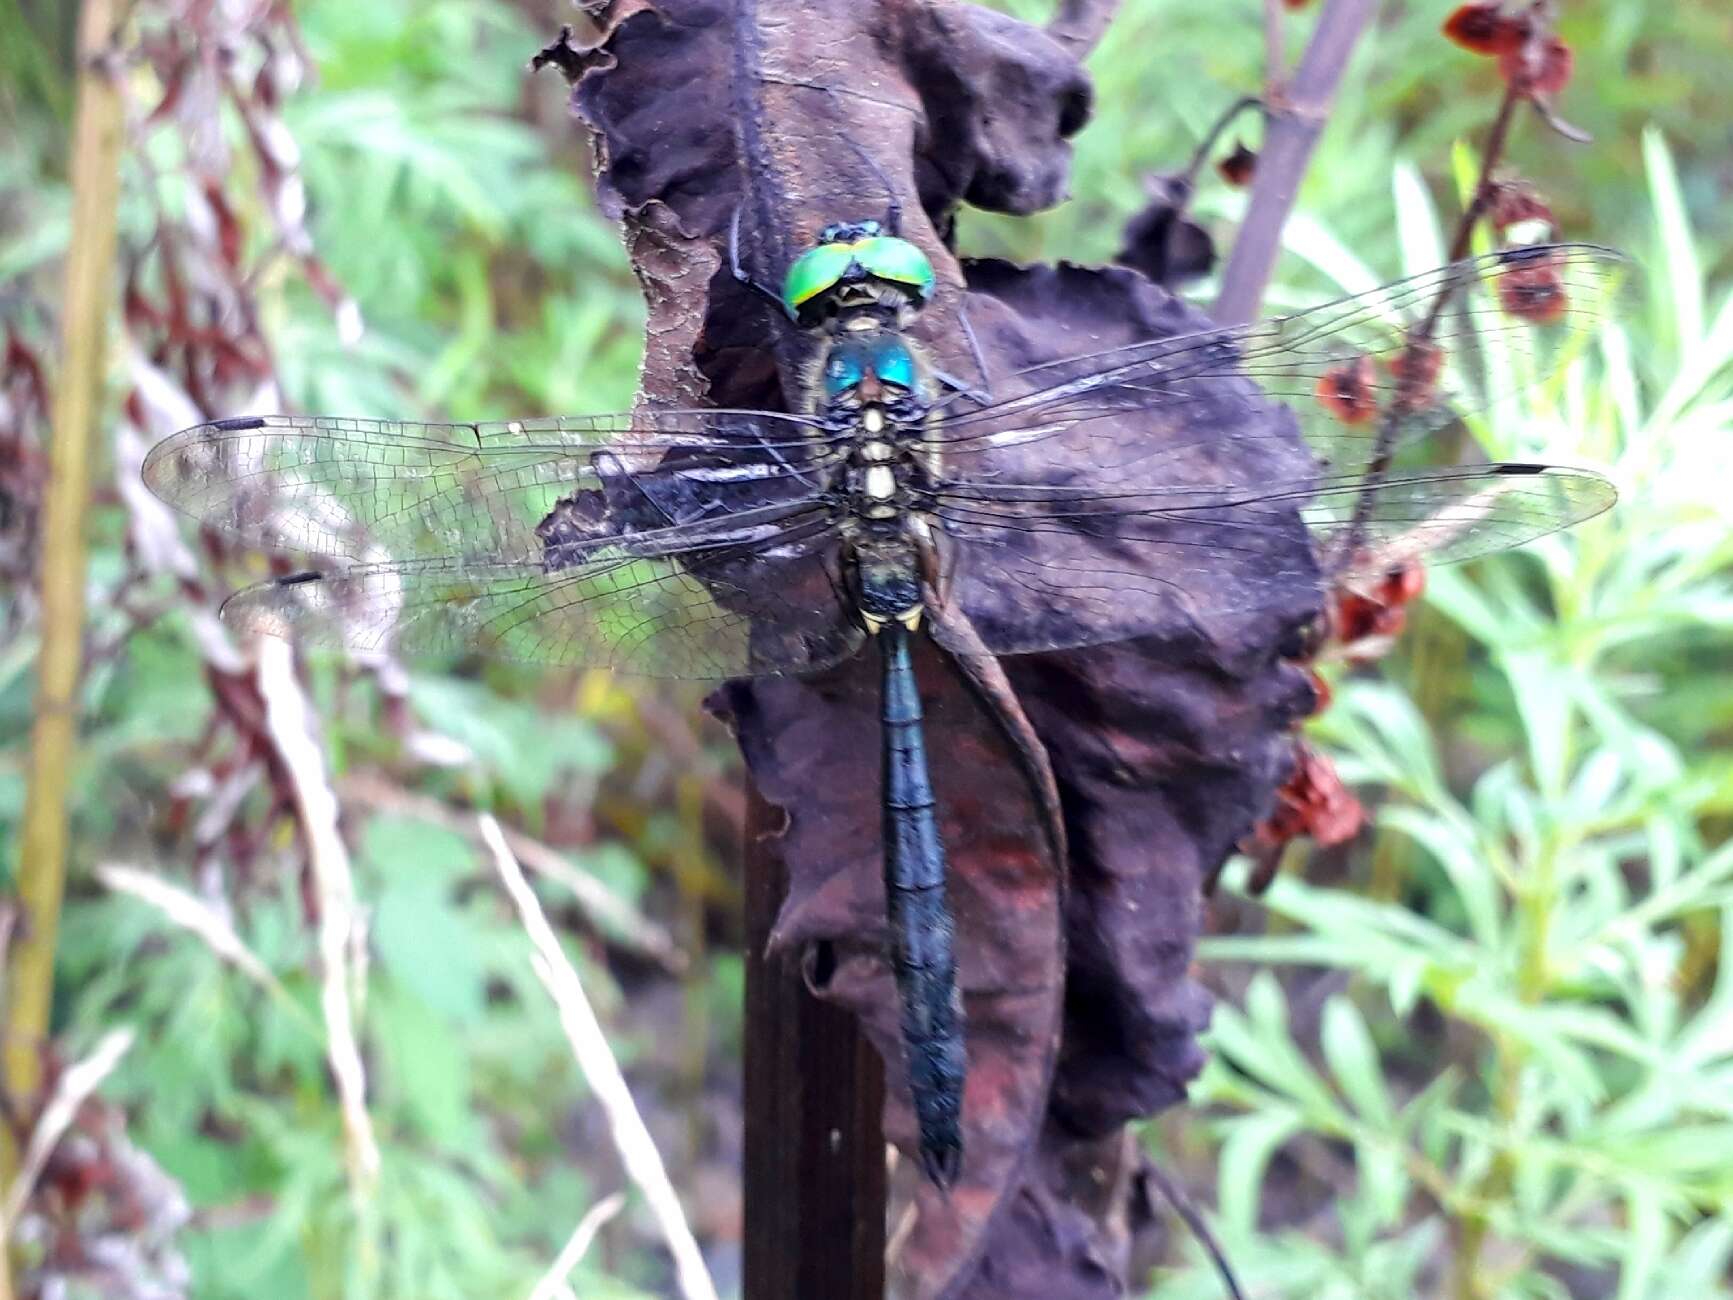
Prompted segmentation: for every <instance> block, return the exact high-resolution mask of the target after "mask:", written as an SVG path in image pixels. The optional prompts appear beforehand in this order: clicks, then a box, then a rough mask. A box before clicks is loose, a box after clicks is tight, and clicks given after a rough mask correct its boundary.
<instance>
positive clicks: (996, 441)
mask: <svg viewBox="0 0 1733 1300" xmlns="http://www.w3.org/2000/svg"><path fill="white" fill-rule="evenodd" d="M1625 269H1626V264H1625V259H1624V258H1623V256H1622V255H1621V254H1619V253H1617V252H1615V251H1613V250H1611V249H1606V248H1600V247H1597V246H1594V245H1587V244H1557V245H1543V246H1536V247H1531V248H1526V249H1521V250H1510V251H1505V252H1500V253H1492V254H1488V255H1486V256H1483V257H1477V258H1471V259H1468V260H1465V261H1462V262H1457V263H1454V264H1452V265H1450V266H1447V267H1442V268H1439V269H1437V270H1433V271H1428V272H1425V273H1423V274H1421V275H1417V276H1412V277H1410V278H1408V279H1405V280H1399V281H1396V282H1395V283H1393V284H1388V285H1385V286H1383V287H1381V288H1378V289H1374V290H1372V291H1370V292H1368V293H1363V294H1359V295H1356V296H1353V297H1348V298H1343V299H1339V300H1337V301H1335V302H1331V303H1326V304H1324V305H1323V306H1320V307H1315V308H1312V309H1310V310H1308V311H1304V312H1300V313H1298V314H1296V315H1291V316H1285V317H1277V318H1274V319H1271V320H1267V321H1261V322H1258V323H1256V324H1252V325H1246V326H1242V327H1235V328H1228V329H1219V330H1210V331H1205V332H1202V333H1197V334H1189V335H1184V336H1180V337H1175V338H1169V339H1161V340H1156V341H1153V342H1148V343H1139V344H1134V345H1132V346H1130V347H1124V348H1118V349H1114V350H1112V351H1108V352H1101V353H1096V354H1094V355H1091V356H1084V357H1078V358H1071V359H1068V360H1066V361H1063V362H1055V363H1051V364H1048V365H1043V366H1038V367H1034V368H1031V369H1027V370H1023V371H1019V372H1017V373H1016V374H1014V375H1011V376H1009V377H1007V378H1006V379H1005V380H1003V381H996V383H995V388H996V389H1002V390H1007V395H1006V396H1004V397H1002V398H1000V399H999V400H996V401H994V402H991V403H989V404H987V405H985V406H973V407H972V406H970V405H969V404H968V403H967V401H966V399H964V398H961V397H954V398H952V399H949V400H948V401H947V403H946V406H945V408H944V410H942V411H941V412H940V414H939V415H938V417H937V418H936V419H935V420H934V422H933V425H932V441H933V446H934V449H935V450H936V451H938V452H939V453H940V454H941V455H942V456H943V457H944V459H945V462H946V464H947V465H949V466H950V467H952V470H953V472H955V473H956V474H958V475H959V476H965V477H970V476H972V477H982V476H984V475H986V474H990V473H994V472H996V471H997V469H998V468H999V467H1002V466H1003V465H1005V464H1006V460H1005V454H1006V453H1007V452H1009V451H1012V450H1014V449H1016V448H1019V447H1027V448H1029V450H1030V451H1032V452H1037V453H1039V454H1041V455H1043V456H1045V457H1047V458H1048V459H1050V460H1052V461H1055V462H1061V461H1062V462H1064V463H1068V464H1073V465H1079V464H1082V465H1094V466H1096V467H1097V468H1098V470H1099V471H1100V472H1101V473H1102V474H1103V475H1111V476H1113V477H1114V479H1115V480H1116V481H1118V482H1124V481H1126V480H1128V479H1129V480H1130V481H1132V482H1134V483H1136V484H1137V485H1140V486H1162V485H1163V484H1164V483H1167V482H1171V480H1172V474H1171V472H1170V469H1171V466H1172V465H1173V463H1174V462H1175V461H1176V460H1181V459H1184V458H1187V457H1191V456H1194V455H1195V454H1196V453H1197V452H1198V451H1199V450H1200V449H1202V448H1203V447H1205V446H1206V445H1208V444H1211V443H1214V444H1218V445H1219V444H1220V443H1221V442H1222V441H1223V440H1224V439H1231V440H1235V441H1239V442H1242V443H1245V442H1250V443H1254V444H1262V443H1266V442H1269V441H1271V440H1272V439H1274V440H1276V441H1277V442H1281V441H1284V440H1285V439H1286V438H1287V437H1288V434H1287V433H1286V431H1272V430H1271V428H1270V427H1269V425H1268V423H1267V422H1266V421H1262V420H1259V419H1256V418H1251V419H1248V420H1246V421H1245V422H1244V427H1243V428H1241V429H1238V430H1226V431H1224V430H1221V429H1219V428H1215V427H1209V428H1205V429H1202V430H1199V431H1198V432H1197V433H1196V435H1195V437H1193V438H1189V439H1188V438H1177V439H1176V438H1174V437H1171V436H1170V437H1166V438H1164V439H1163V440H1161V441H1160V443H1159V444H1158V445H1155V446H1153V447H1152V446H1150V445H1148V443H1147V442H1146V441H1144V440H1138V439H1131V440H1128V439H1127V438H1126V437H1125V436H1124V421H1125V419H1126V416H1127V414H1128V413H1132V412H1136V411H1139V410H1142V411H1147V412H1150V413H1151V414H1152V415H1159V416H1161V417H1164V418H1165V419H1166V420H1167V421H1168V422H1170V423H1172V422H1176V421H1177V422H1180V423H1182V424H1183V423H1184V422H1185V421H1187V420H1188V419H1190V418H1191V417H1193V416H1194V415H1196V414H1199V413H1207V414H1210V415H1211V416H1212V419H1213V420H1214V422H1215V423H1218V424H1219V411H1220V409H1221V407H1222V405H1223V403H1231V404H1236V405H1237V406H1238V408H1239V409H1240V410H1242V411H1243V412H1245V413H1246V414H1247V415H1248V416H1255V415H1256V413H1257V412H1258V410H1259V409H1260V407H1262V406H1263V405H1264V404H1265V403H1267V402H1268V401H1269V400H1270V399H1275V400H1278V401H1281V402H1284V403H1287V404H1288V405H1289V406H1290V407H1291V409H1292V410H1293V411H1294V413H1295V415H1296V416H1297V418H1298V420H1299V423H1300V427H1301V430H1302V432H1303V434H1304V436H1305V439H1306V441H1307V443H1308V444H1309V445H1310V446H1311V448H1312V450H1313V452H1314V454H1315V455H1316V456H1317V458H1318V460H1319V462H1320V464H1321V466H1322V467H1324V468H1325V469H1326V470H1327V471H1328V472H1333V473H1337V474H1343V473H1348V472H1350V471H1352V470H1354V469H1356V468H1360V467H1363V466H1365V465H1367V464H1369V463H1370V462H1371V461H1372V459H1373V450H1374V447H1375V445H1377V444H1378V442H1379V439H1380V438H1381V437H1382V438H1383V440H1384V444H1385V445H1387V446H1389V447H1402V446H1405V445H1410V444H1413V443H1415V442H1417V441H1419V440H1421V439H1423V438H1425V437H1427V436H1428V435H1430V434H1433V433H1436V432H1437V431H1439V430H1440V429H1443V428H1446V427H1449V426H1451V425H1454V424H1456V423H1457V422H1458V421H1459V420H1460V418H1461V417H1462V416H1463V415H1466V414H1469V413H1472V412H1475V411H1479V410H1484V409H1487V408H1488V407H1493V406H1496V405H1497V404H1498V403H1500V402H1501V401H1502V400H1504V399H1506V398H1508V397H1509V396H1511V395H1512V394H1514V393H1516V392H1519V391H1521V390H1522V389H1524V388H1526V387H1529V386H1531V385H1533V384H1535V383H1538V382H1540V381H1541V380H1543V379H1544V378H1545V377H1547V376H1548V375H1551V374H1553V373H1554V372H1556V371H1557V370H1558V369H1559V368H1560V367H1561V366H1562V365H1564V364H1565V363H1566V362H1567V361H1568V360H1569V359H1570V358H1571V357H1572V356H1574V355H1575V354H1576V352H1577V351H1579V350H1580V348H1581V347H1582V345H1583V343H1584V341H1585V340H1586V339H1587V338H1589V337H1591V336H1592V334H1593V332H1594V330H1595V329H1596V328H1597V327H1598V325H1599V324H1600V323H1601V321H1602V320H1604V319H1605V318H1606V317H1607V316H1608V315H1609V314H1610V312H1611V311H1612V310H1613V307H1614V305H1615V302H1616V296H1617V290H1618V286H1619V284H1620V282H1621V280H1622V277H1623V274H1624V272H1625ZM1422 325H1424V326H1426V327H1427V330H1426V334H1425V339H1424V342H1423V343H1419V344H1416V343H1415V341H1414V336H1413V334H1412V333H1411V331H1412V330H1413V328H1414V327H1416V326H1422ZM1248 381H1249V382H1248ZM1022 477H1027V475H1023V476H1022Z"/></svg>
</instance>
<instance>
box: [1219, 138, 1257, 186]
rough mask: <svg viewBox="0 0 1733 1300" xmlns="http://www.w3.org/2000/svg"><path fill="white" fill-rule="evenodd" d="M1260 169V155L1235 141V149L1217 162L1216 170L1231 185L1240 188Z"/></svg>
mask: <svg viewBox="0 0 1733 1300" xmlns="http://www.w3.org/2000/svg"><path fill="white" fill-rule="evenodd" d="M1257 169H1258V155H1257V154H1256V153H1255V152H1253V151H1252V150H1250V149H1248V148H1246V146H1245V145H1244V144H1243V143H1241V142H1240V141H1238V140H1236V141H1234V151H1233V152H1232V153H1230V154H1229V155H1228V156H1227V157H1226V158H1223V159H1222V160H1221V161H1220V162H1219V163H1217V164H1216V171H1218V172H1219V173H1221V178H1222V179H1223V180H1224V181H1226V182H1227V183H1228V184H1229V185H1232V186H1234V187H1235V188H1238V187H1240V186H1243V185H1247V184H1249V183H1250V182H1251V179H1252V175H1253V173H1254V172H1256V171H1257Z"/></svg>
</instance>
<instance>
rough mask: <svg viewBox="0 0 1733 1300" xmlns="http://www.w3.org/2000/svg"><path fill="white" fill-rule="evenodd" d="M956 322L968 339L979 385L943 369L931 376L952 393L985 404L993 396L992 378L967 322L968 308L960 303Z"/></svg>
mask: <svg viewBox="0 0 1733 1300" xmlns="http://www.w3.org/2000/svg"><path fill="white" fill-rule="evenodd" d="M957 324H959V325H961V326H962V327H963V337H964V338H965V339H967V340H968V341H969V354H970V355H971V356H973V357H974V358H975V369H976V370H978V371H979V372H980V375H981V386H980V387H979V388H971V387H970V386H969V385H968V384H965V383H964V382H963V381H962V380H961V379H958V378H957V377H956V376H955V375H951V374H947V373H946V372H945V371H943V370H937V369H935V370H933V372H932V375H933V378H934V379H936V380H938V381H939V382H940V383H941V384H943V385H944V386H945V387H946V388H949V389H950V390H951V391H952V393H954V394H956V395H958V396H961V397H967V398H969V399H970V400H971V401H973V402H977V403H979V404H980V405H982V406H985V405H986V404H987V403H988V402H989V401H991V400H992V397H993V380H992V376H990V375H989V374H988V373H987V358H986V355H985V354H984V353H983V352H982V351H981V340H980V339H978V338H976V337H975V327H974V326H973V325H971V324H969V309H968V307H967V306H965V305H963V304H961V303H959V304H958V306H957Z"/></svg>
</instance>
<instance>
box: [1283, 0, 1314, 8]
mask: <svg viewBox="0 0 1733 1300" xmlns="http://www.w3.org/2000/svg"><path fill="white" fill-rule="evenodd" d="M1311 3H1312V0H1282V6H1283V8H1286V9H1304V8H1305V7H1306V6H1307V5H1309V4H1311Z"/></svg>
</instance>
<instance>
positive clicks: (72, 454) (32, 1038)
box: [0, 0, 122, 1300]
mask: <svg viewBox="0 0 1733 1300" xmlns="http://www.w3.org/2000/svg"><path fill="white" fill-rule="evenodd" d="M113 38H114V6H113V0H84V8H83V12H82V14H81V16H80V22H79V42H78V49H79V70H78V109H77V118H76V122H75V124H74V127H73V138H72V155H71V157H72V177H71V179H72V236H71V242H70V244H69V245H68V247H67V255H66V271H65V277H66V278H65V286H64V298H63V303H62V315H61V343H60V357H61V368H60V376H59V380H58V382H57V383H56V385H55V389H54V411H53V416H54V433H53V445H52V447H51V449H50V469H49V481H48V490H47V498H46V500H45V501H44V504H43V512H42V572H41V591H42V648H41V654H40V656H39V658H38V668H39V672H38V678H37V687H36V715H35V722H34V725H33V726H32V728H31V732H30V765H29V773H28V786H27V791H26V795H25V801H24V823H23V834H22V836H21V839H20V852H19V861H18V899H19V903H20V913H19V918H18V929H17V931H16V933H15V934H14V935H13V944H12V947H11V950H10V951H9V952H8V953H7V958H6V979H5V984H4V986H3V990H4V1000H5V1007H4V1017H5V1019H4V1025H3V1028H0V1036H3V1044H0V1046H3V1049H4V1050H3V1062H4V1086H5V1089H6V1093H7V1095H8V1096H9V1097H10V1098H11V1099H12V1101H13V1103H14V1104H15V1105H17V1106H18V1107H19V1108H20V1111H19V1113H23V1114H26V1115H27V1114H29V1113H30V1109H29V1108H30V1100H31V1098H32V1097H33V1096H34V1094H35V1093H36V1091H37V1090H38V1088H39V1087H40V1086H41V1082H42V1048H43V1045H44V1043H45V1042H46V1040H47V1037H48V1030H49V1015H50V1011H51V999H52V994H53V988H54V948H55V941H56V938H57V934H58V930H59V926H60V901H61V894H62V891H63V886H64V883H65V878H66V839H67V834H66V827H67V811H66V792H67V782H68V777H69V776H70V773H71V768H72V761H73V740H74V723H75V720H76V708H77V695H78V681H79V669H80V648H81V642H82V639H83V635H84V579H85V573H84V561H85V538H84V513H85V504H86V501H87V498H88V496H89V487H90V453H91V444H92V440H93V439H92V434H93V432H94V430H95V427H96V423H97V420H98V418H99V416H100V414H101V411H102V398H103V375H104V371H103V356H104V352H105V348H104V344H105V343H106V341H107V333H108V318H109V307H110V299H111V296H112V294H111V285H112V278H113V271H114V246H115V216H116V214H115V209H116V206H117V204H118V201H119V193H120V149H121V137H122V117H121V103H120V95H119V91H118V88H117V86H116V84H115V80H114V76H113V73H112V71H111V69H110V67H109V65H108V63H107V54H108V52H109V50H110V48H111V46H112V42H113ZM16 1168H17V1152H16V1150H15V1149H14V1148H13V1147H12V1144H11V1142H10V1140H9V1135H5V1134H0V1186H4V1185H6V1183H7V1182H9V1181H10V1177H11V1174H12V1172H13V1171H14V1170H15V1169H16ZM5 1273H6V1270H4V1269H0V1277H4V1275H5ZM0 1286H3V1287H6V1288H7V1289H5V1290H0V1300H3V1298H4V1297H6V1296H8V1295H10V1289H9V1282H0Z"/></svg>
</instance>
